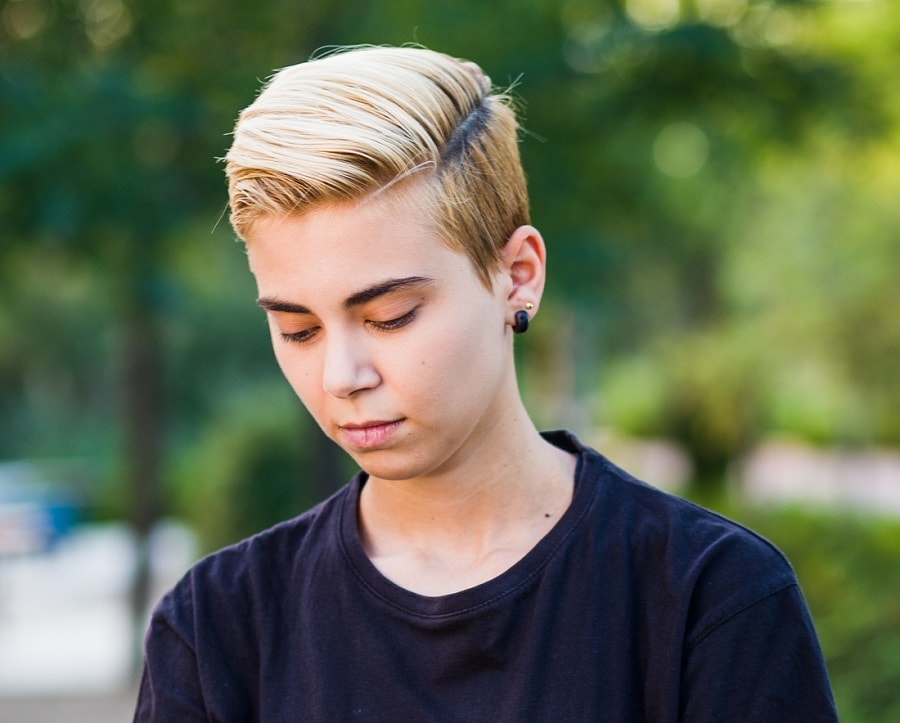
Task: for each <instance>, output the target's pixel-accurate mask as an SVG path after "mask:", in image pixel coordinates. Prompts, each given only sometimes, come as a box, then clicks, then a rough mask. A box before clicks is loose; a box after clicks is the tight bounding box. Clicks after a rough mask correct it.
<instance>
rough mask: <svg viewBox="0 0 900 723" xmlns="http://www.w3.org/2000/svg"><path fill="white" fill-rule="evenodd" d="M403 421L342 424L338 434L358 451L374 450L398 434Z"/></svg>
mask: <svg viewBox="0 0 900 723" xmlns="http://www.w3.org/2000/svg"><path fill="white" fill-rule="evenodd" d="M401 424H403V420H402V419H395V420H391V421H372V422H362V423H360V424H356V423H348V424H342V425H341V426H340V430H339V432H338V434H339V435H340V438H341V440H342V441H343V442H345V443H346V444H348V445H349V446H351V447H355V448H357V449H373V448H376V447H380V446H382V445H384V444H386V443H387V442H388V441H390V439H391V438H392V437H393V436H394V435H395V434H396V432H397V430H398V429H399V428H400V425H401Z"/></svg>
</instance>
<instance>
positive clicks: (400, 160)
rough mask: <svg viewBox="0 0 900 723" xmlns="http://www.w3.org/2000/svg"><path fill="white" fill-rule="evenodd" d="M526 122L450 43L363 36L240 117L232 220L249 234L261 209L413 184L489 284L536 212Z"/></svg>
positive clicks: (268, 213) (293, 72) (445, 234)
mask: <svg viewBox="0 0 900 723" xmlns="http://www.w3.org/2000/svg"><path fill="white" fill-rule="evenodd" d="M518 130H519V126H518V122H517V120H516V113H515V109H514V103H513V101H512V99H511V97H510V96H509V95H508V94H507V93H503V92H496V91H493V90H492V88H491V82H490V79H489V78H488V77H487V76H486V75H485V74H484V73H483V72H482V70H481V69H480V68H479V67H478V66H477V65H475V64H474V63H471V62H467V61H463V60H459V59H457V58H453V57H450V56H449V55H444V54H443V53H437V52H434V51H431V50H427V49H424V48H418V47H402V48H391V47H358V48H351V49H345V50H341V51H337V52H335V53H333V54H330V55H327V56H324V57H320V58H316V59H314V60H310V61H308V62H305V63H300V64H298V65H293V66H290V67H287V68H284V69H282V70H280V71H278V72H277V73H276V74H275V75H274V76H273V77H272V78H271V79H270V80H269V81H268V83H267V84H266V85H265V86H264V87H263V89H262V91H261V93H260V94H259V96H258V97H257V98H256V100H255V101H254V102H253V103H252V104H251V105H250V106H248V107H247V108H246V109H245V110H244V111H243V112H242V113H241V114H240V117H239V118H238V122H237V124H236V126H235V129H234V140H233V143H232V145H231V148H230V150H229V151H228V154H227V155H226V157H225V160H226V167H225V172H226V175H227V177H228V195H229V203H230V210H231V224H232V226H233V227H234V229H235V231H236V233H237V234H238V236H240V237H241V238H242V239H243V240H244V241H245V242H247V243H250V242H251V241H252V236H253V228H254V223H255V222H256V221H258V220H259V219H261V218H263V217H272V216H274V217H288V216H293V215H299V214H302V213H304V212H305V211H308V210H310V209H312V208H316V207H320V206H322V205H327V204H330V203H343V202H351V201H356V200H362V199H365V198H366V197H369V196H373V195H376V194H380V193H384V192H388V191H389V192H391V193H394V192H395V191H397V192H402V191H403V190H404V189H408V190H409V191H410V193H409V198H411V199H415V201H416V202H417V203H420V204H422V203H424V204H426V205H427V210H428V211H429V212H430V213H432V214H433V218H434V220H435V222H436V225H437V229H438V233H439V234H440V237H441V240H442V241H443V242H444V243H445V244H446V245H447V246H448V247H450V248H451V249H454V250H457V251H461V252H463V253H465V254H467V255H468V256H469V258H470V259H471V261H472V264H473V266H474V267H475V270H476V271H477V273H478V275H479V277H480V278H481V280H482V282H483V283H484V284H485V285H486V286H487V287H488V288H490V287H491V278H492V276H491V275H492V273H493V271H495V270H496V268H497V265H498V262H499V259H500V252H501V250H502V248H503V246H504V245H505V243H506V241H507V239H508V238H509V236H510V235H511V234H512V232H513V231H514V230H515V229H516V228H518V227H519V226H522V225H524V224H527V223H529V213H528V192H527V189H526V185H525V176H524V173H523V171H522V164H521V160H520V157H519V146H518ZM413 191H415V192H414V193H413Z"/></svg>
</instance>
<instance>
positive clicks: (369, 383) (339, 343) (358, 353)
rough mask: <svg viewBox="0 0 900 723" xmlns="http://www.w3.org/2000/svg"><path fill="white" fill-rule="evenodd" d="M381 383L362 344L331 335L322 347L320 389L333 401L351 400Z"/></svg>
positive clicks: (353, 338) (356, 339) (362, 341)
mask: <svg viewBox="0 0 900 723" xmlns="http://www.w3.org/2000/svg"><path fill="white" fill-rule="evenodd" d="M380 381H381V376H380V375H379V374H378V371H377V370H376V368H375V364H374V361H373V359H372V358H371V354H370V353H369V350H368V348H367V344H366V340H365V339H360V338H359V336H358V335H351V334H340V333H332V334H330V335H329V338H328V339H327V340H326V343H325V358H324V361H323V367H322V388H323V389H324V390H325V391H326V392H328V393H329V394H331V395H332V396H334V397H338V398H341V399H344V398H347V397H351V396H353V395H354V394H356V393H357V392H359V391H361V390H363V389H372V388H374V387H376V386H378V384H379V383H380Z"/></svg>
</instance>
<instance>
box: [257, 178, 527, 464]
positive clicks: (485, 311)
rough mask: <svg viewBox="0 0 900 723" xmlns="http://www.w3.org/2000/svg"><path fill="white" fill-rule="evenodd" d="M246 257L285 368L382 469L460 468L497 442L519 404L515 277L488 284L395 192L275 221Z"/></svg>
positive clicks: (327, 425)
mask: <svg viewBox="0 0 900 723" xmlns="http://www.w3.org/2000/svg"><path fill="white" fill-rule="evenodd" d="M248 255H249V260H250V267H251V270H252V271H253V273H254V275H255V276H256V281H257V286H258V291H259V303H260V305H261V306H262V307H263V308H265V309H266V311H267V314H268V320H269V326H270V330H271V334H272V343H273V346H274V349H275V356H276V358H277V360H278V363H279V365H280V366H281V369H282V371H283V372H284V375H285V376H286V377H287V379H288V381H289V382H290V384H291V386H292V387H293V389H294V391H295V392H296V393H297V395H298V396H299V397H300V399H301V401H302V402H303V404H304V405H305V406H306V408H307V409H308V410H309V411H310V413H311V414H312V416H313V417H314V418H315V420H316V422H318V424H319V425H320V426H321V427H322V429H323V430H324V431H325V433H326V434H327V435H328V436H329V437H330V438H331V439H333V440H334V441H335V442H337V443H338V444H339V445H340V446H341V447H342V448H343V449H344V450H346V451H347V452H348V453H349V454H350V455H351V456H352V457H353V458H354V460H356V462H357V463H358V464H359V465H360V466H361V467H362V468H363V469H364V470H366V471H367V472H368V473H369V474H370V475H372V476H373V477H376V478H384V479H411V478H415V477H420V476H423V475H430V474H436V473H441V472H445V471H449V470H451V469H452V468H453V466H454V465H455V464H457V463H458V462H460V461H462V460H464V459H466V458H467V457H468V456H469V455H470V454H471V453H472V452H473V451H474V450H477V449H479V448H481V449H482V450H483V448H484V445H485V444H490V439H491V434H497V428H498V427H502V425H503V418H504V414H505V413H507V412H508V411H509V409H510V408H511V406H510V405H512V404H513V399H515V400H517V399H518V392H517V391H516V386H515V375H514V369H513V362H512V344H511V342H510V330H509V326H508V317H509V315H510V311H509V309H510V302H509V299H508V297H509V296H510V291H511V288H512V282H511V281H510V279H509V276H508V275H504V274H503V273H498V274H496V279H495V283H494V289H493V290H492V291H489V290H488V289H486V288H485V286H484V285H483V284H482V283H481V282H480V280H479V278H478V276H477V274H476V272H475V270H474V268H473V267H472V264H471V262H470V261H469V259H468V257H467V256H465V255H464V254H462V253H460V252H456V251H453V250H451V249H449V248H447V247H446V246H445V245H444V244H443V243H442V242H441V241H440V239H439V238H438V235H437V231H436V229H435V226H434V224H433V223H432V222H431V219H430V217H429V215H428V214H427V213H426V212H424V211H422V210H419V209H416V208H414V207H413V206H412V204H404V203H402V202H398V201H397V200H396V199H391V197H390V195H389V194H386V195H385V196H383V197H381V198H377V199H373V200H369V201H367V202H366V203H363V204H341V205H332V206H328V207H323V208H319V209H315V210H312V211H310V212H308V213H305V214H303V215H301V216H299V217H293V218H266V219H263V220H261V221H260V222H259V223H258V224H257V225H256V226H255V228H254V233H253V235H252V238H251V239H250V242H249V244H248Z"/></svg>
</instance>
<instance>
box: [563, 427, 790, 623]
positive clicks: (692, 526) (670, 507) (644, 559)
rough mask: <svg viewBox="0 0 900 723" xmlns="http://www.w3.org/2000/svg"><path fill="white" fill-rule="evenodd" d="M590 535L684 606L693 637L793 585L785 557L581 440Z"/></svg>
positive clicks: (635, 577)
mask: <svg viewBox="0 0 900 723" xmlns="http://www.w3.org/2000/svg"><path fill="white" fill-rule="evenodd" d="M574 441H575V444H578V445H579V447H580V450H579V452H578V453H579V454H580V459H581V467H580V469H581V473H580V477H581V478H580V479H579V484H581V485H587V486H588V487H589V489H591V491H592V493H593V494H592V498H591V503H590V513H589V515H588V528H589V530H590V532H589V537H590V538H591V539H592V540H593V543H592V544H595V545H596V546H598V548H602V550H603V558H604V559H610V558H612V559H613V560H616V564H617V565H618V566H620V567H621V568H622V574H623V577H624V578H626V579H627V580H628V581H630V582H631V583H632V584H636V585H640V586H641V587H643V588H653V590H654V591H657V592H658V593H659V595H660V596H662V597H663V598H667V599H668V600H670V601H671V602H672V604H673V605H675V606H678V605H682V606H684V610H683V613H684V616H685V618H686V620H685V622H686V624H687V627H688V629H689V630H690V631H691V633H689V635H690V637H691V638H699V637H700V636H702V635H703V634H704V632H705V631H708V630H709V629H711V628H712V627H714V626H715V625H717V624H719V623H720V622H722V621H724V620H726V619H728V618H729V617H730V616H732V615H735V614H737V613H738V612H741V611H742V610H745V609H747V608H749V607H751V606H753V605H754V604H755V603H757V602H759V601H762V600H764V599H765V598H767V597H768V596H770V595H774V594H776V593H778V592H780V591H783V590H786V589H787V588H791V587H794V586H796V584H797V581H796V576H795V574H794V571H793V569H792V568H791V565H790V563H789V562H788V560H787V558H786V557H785V556H784V555H783V554H782V552H781V551H780V550H779V549H778V548H777V547H776V546H775V545H773V544H772V543H771V542H769V541H768V540H766V539H764V538H763V537H761V536H760V535H758V534H757V533H755V532H753V531H752V530H750V529H748V528H746V527H744V526H743V525H740V524H738V523H737V522H734V521H732V520H730V519H727V518H726V517H723V516H722V515H720V514H717V513H715V512H712V511H710V510H708V509H705V508H703V507H700V506H699V505H696V504H694V503H692V502H690V501H688V500H686V499H683V498H681V497H678V496H676V495H673V494H670V493H668V492H665V491H663V490H661V489H658V488H655V487H653V486H651V485H649V484H647V483H645V482H643V481H640V480H638V479H636V478H634V477H633V476H631V475H630V474H628V473H627V472H625V471H624V470H622V469H620V468H619V467H617V466H616V465H615V464H613V463H612V462H610V461H609V460H608V459H606V458H605V457H604V456H603V455H601V454H600V453H599V452H597V451H596V450H593V449H591V448H589V447H586V446H584V445H581V444H580V443H578V442H577V440H574Z"/></svg>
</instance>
